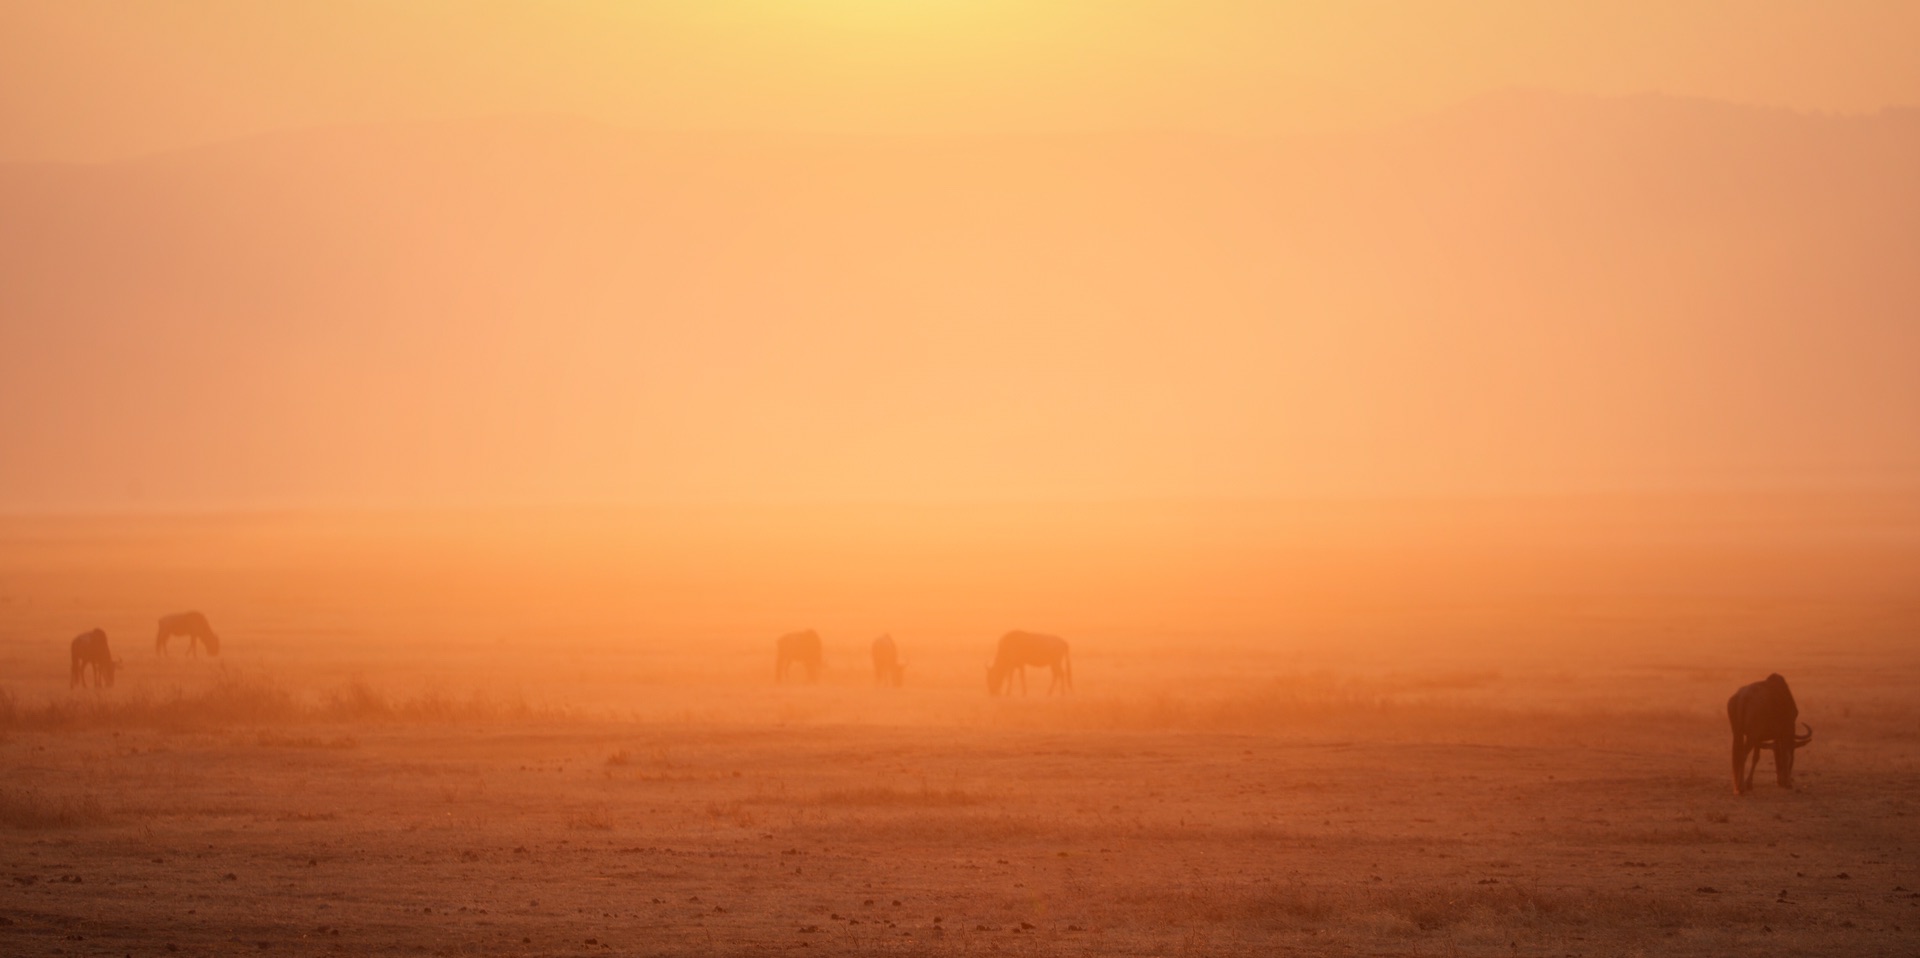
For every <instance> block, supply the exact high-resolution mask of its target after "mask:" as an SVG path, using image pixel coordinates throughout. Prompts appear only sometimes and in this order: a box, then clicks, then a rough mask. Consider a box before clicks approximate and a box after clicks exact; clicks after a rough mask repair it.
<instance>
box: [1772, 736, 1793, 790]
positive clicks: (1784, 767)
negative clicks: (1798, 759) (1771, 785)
mask: <svg viewBox="0 0 1920 958" xmlns="http://www.w3.org/2000/svg"><path fill="white" fill-rule="evenodd" d="M1773 774H1774V777H1775V778H1777V779H1778V780H1779V782H1780V787H1781V788H1792V787H1793V745H1792V743H1791V741H1789V742H1788V743H1787V744H1784V745H1781V744H1775V745H1774V746H1773Z"/></svg>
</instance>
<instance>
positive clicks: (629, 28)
mask: <svg viewBox="0 0 1920 958" xmlns="http://www.w3.org/2000/svg"><path fill="white" fill-rule="evenodd" d="M1916 37H1920V5H1915V4H1912V3H1907V2H1903V0H1885V2H1836V3H1822V4H1806V3H1793V2H1784V0H1761V2H1753V0H1701V2H1689V3H1673V2H1671V0H1610V2H1604V3H1595V2H1580V3H1571V2H1569V3H1540V2H1535V0H1480V2H1474V3H1432V2H1423V0H1413V2H1353V0H1312V2H1309V0H1183V2H1139V0H1051V2H1044V3H1042V2H1028V0H701V2H698V3H692V2H689V3H664V2H663V3H651V2H639V0H582V2H576V3H567V4H534V3H499V2H484V0H413V2H407V3H389V2H385V0H340V2H330V3H324V4H280V3H258V2H253V0H214V2H206V0H182V2H174V3H166V4H125V3H117V2H100V0H47V2H21V0H7V2H6V3H4V4H0V158H11V159H107V158H114V157H120V156H126V155H130V154H137V153H142V152H149V151H154V150H161V149H168V148H175V147H181V146H187V145H192V144H196V143H202V142H208V141H213V140H218V139H225V138H231V137H234V136H238V135H245V134H249V133H254V132H259V131H263V130H271V129H281V128H296V127H304V126H311V125H319V124H329V123H338V122H357V121H369V120H405V119H417V118H431V117H458V116H478V115H496V114H502V113H516V114H517V113H566V114H577V115H581V116H584V117H588V118H592V119H597V120H600V121H604V122H611V123H615V124H617V125H622V126H631V127H636V128H643V129H673V130H689V129H695V130H714V129H727V130H766V129H782V130H794V129H834V130H902V129H919V130H926V129H934V130H1029V131H1031V130H1085V129H1164V128H1175V129H1196V128H1198V129H1209V130H1223V131H1238V132H1260V131H1271V130H1286V129H1301V128H1305V129H1318V128H1325V127H1326V126H1329V125H1334V126H1345V125H1351V124H1354V123H1362V124H1364V123H1368V122H1372V121H1376V120H1379V119H1381V118H1386V117H1393V116H1400V115H1406V114H1409V113H1413V112H1418V111H1423V110H1429V109H1432V108H1435V107H1439V106H1443V105H1446V104H1449V103H1452V102H1456V101H1459V100H1462V99H1465V98H1468V97H1471V96H1473V95H1476V94H1479V93H1482V92H1485V91H1489V90H1495V89H1500V88H1506V87H1512V86H1523V87H1542V88H1548V89H1554V90H1561V91H1567V92H1579V93H1592V94H1625V93H1640V92H1662V93H1668V94H1675V95H1683V96H1698V97H1706V98H1712V99H1720V100H1729V101H1734V102H1742V103H1753V104H1765V105H1774V106H1785V107H1791V108H1795V109H1805V110H1839V111H1871V110H1875V109H1878V108H1880V107H1883V106H1887V105H1900V104H1920V57H1917V56H1914V55H1913V50H1914V39H1915V38H1916Z"/></svg>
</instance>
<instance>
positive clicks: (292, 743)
mask: <svg viewBox="0 0 1920 958" xmlns="http://www.w3.org/2000/svg"><path fill="white" fill-rule="evenodd" d="M256 741H257V742H258V743H259V744H260V746H261V747H263V748H332V749H348V748H359V747H360V740H359V739H357V738H354V737H353V736H351V735H335V736H332V737H330V738H321V737H320V736H318V735H291V734H283V733H280V732H261V733H260V735H259V737H258V738H257V739H256Z"/></svg>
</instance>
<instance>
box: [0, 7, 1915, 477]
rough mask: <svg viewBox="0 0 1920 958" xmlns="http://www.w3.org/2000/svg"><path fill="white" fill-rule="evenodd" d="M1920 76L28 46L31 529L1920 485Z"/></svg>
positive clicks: (438, 29) (243, 34) (1429, 12)
mask: <svg viewBox="0 0 1920 958" xmlns="http://www.w3.org/2000/svg"><path fill="white" fill-rule="evenodd" d="M1916 36H1920V5H1916V4H1910V3H1885V4H1862V3H1854V4H1823V5H1819V6H1815V5H1811V4H1799V3H1756V2H1725V3H1710V2H1697V3H1674V2H1671V0H1627V2H1611V3H1604V4H1601V3H1595V4H1570V3H1543V2H1534V0H1528V2H1476V3H1438V2H1414V3H1368V2H1357V0H1342V2H1337V3H1305V2H1300V3H1286V2H1242V3H1236V2H1226V0H1210V2H1209V0H1195V2H1182V3H1164V4H1149V3H1139V2H1125V0H1097V2H1095V0H1085V2H1065V0H1063V2H1053V3H1040V2H1013V0H811V2H801V0H787V2H773V0H724V2H723V0H702V2H699V3H693V2H687V3H640V2H618V3H616V2H611V0H602V2H574V3H565V4H532V3H520V4H504V3H483V2H475V0H459V2H429V0H414V2H405V3H393V2H387V0H380V2H330V3H315V4H280V3H262V2H254V0H245V2H230V3H228V2H206V3H189V2H182V3H167V4H120V3H94V2H88V0H62V2H49V3H38V4H24V3H12V2H7V3H0V159H6V160H12V161H13V162H0V511H8V510H31V509H39V508H74V509H89V508H125V509H135V510H139V509H147V508H172V507H186V508H226V507H254V506H276V505H291V506H309V505H316V506H327V505H355V506H357V505H392V504H404V505H429V506H444V505H482V506H484V505H489V504H497V503H532V504H545V503H618V504H633V503H640V504H646V503H657V502H689V501H692V502H741V501H751V502H795V501H800V502H820V501H828V502H845V501H913V502H928V501H936V502H951V501H976V500H996V501H1002V500H1021V501H1033V500H1051V501H1075V500H1077V501H1094V500H1105V501H1112V500H1130V499H1150V498H1159V499H1179V498H1183V497H1202V498H1204V497H1221V498H1234V499H1260V498H1268V497H1327V496H1330V497H1340V496H1429V495H1442V496H1445V495H1469V496H1473V495H1537V494H1548V495H1555V494H1580V493H1592V492H1600V493H1617V492H1636V491H1649V490H1651V491H1674V490H1680V491H1700V490H1736V489H1739V490H1754V489H1761V490H1767V489H1781V488H1801V487H1819V488H1836V487H1837V488H1859V487H1884V486H1888V485H1894V486H1902V487H1912V486H1914V485H1920V379H1916V377H1915V376H1914V375H1913V374H1912V371H1913V370H1914V369H1915V368H1920V326H1916V325H1915V323H1914V322H1913V316H1914V315H1916V310H1920V276H1917V275H1916V273H1915V271H1914V269H1913V268H1912V264H1913V263H1914V262H1920V233H1917V232H1916V231H1915V230H1914V228H1913V224H1914V223H1916V222H1920V180H1916V178H1915V176H1914V174H1913V171H1914V170H1915V169H1920V111H1916V110H1911V109H1906V110H1899V109H1896V110H1883V109H1882V107H1885V106H1887V105H1889V104H1896V105H1897V104H1920V57H1916V56H1913V55H1912V51H1913V42H1912V41H1913V38H1914V37H1916ZM1516 88H1523V89H1516ZM1827 111H1833V112H1827ZM1281 131H1291V135H1288V136H1255V135H1249V134H1265V133H1274V132H1281ZM72 160H92V161H97V162H94V163H81V164H77V165H76V164H70V163H66V162H64V161H72ZM35 161H39V162H35Z"/></svg>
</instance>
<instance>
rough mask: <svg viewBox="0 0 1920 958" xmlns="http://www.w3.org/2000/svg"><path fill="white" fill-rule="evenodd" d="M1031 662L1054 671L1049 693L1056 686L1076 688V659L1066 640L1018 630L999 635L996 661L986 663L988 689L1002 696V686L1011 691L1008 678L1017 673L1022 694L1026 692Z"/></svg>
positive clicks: (1048, 685)
mask: <svg viewBox="0 0 1920 958" xmlns="http://www.w3.org/2000/svg"><path fill="white" fill-rule="evenodd" d="M1029 665H1033V666H1044V667H1046V668H1049V669H1052V670H1053V681H1052V682H1050V683H1048V684H1047V694H1048V695H1052V694H1053V693H1054V690H1056V689H1058V690H1059V691H1061V692H1062V693H1065V692H1071V691H1073V658H1072V657H1071V656H1070V655H1068V654H1067V640H1066V639H1063V638H1061V637H1059V636H1057V635H1041V634H1040V633H1038V632H1017V631H1016V632H1008V633H1007V634H1006V635H1003V636H1001V637H1000V648H999V650H998V651H997V652H996V653H995V654H994V657H993V664H992V665H989V666H987V691H988V692H991V693H993V694H994V695H999V694H1000V690H1001V689H1002V688H1003V687H1004V688H1007V689H1008V690H1009V691H1011V684H1010V682H1009V679H1010V677H1011V676H1013V675H1014V674H1015V673H1016V672H1017V673H1018V674H1019V676H1020V694H1021V695H1025V694H1027V666H1029Z"/></svg>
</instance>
